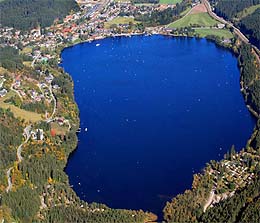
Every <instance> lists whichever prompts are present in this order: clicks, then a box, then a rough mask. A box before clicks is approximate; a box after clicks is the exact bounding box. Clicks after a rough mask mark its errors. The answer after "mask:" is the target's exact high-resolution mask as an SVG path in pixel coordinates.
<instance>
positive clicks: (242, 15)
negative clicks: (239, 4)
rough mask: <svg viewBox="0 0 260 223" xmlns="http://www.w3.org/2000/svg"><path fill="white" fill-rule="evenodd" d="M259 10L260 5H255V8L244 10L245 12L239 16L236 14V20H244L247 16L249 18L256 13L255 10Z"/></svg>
mask: <svg viewBox="0 0 260 223" xmlns="http://www.w3.org/2000/svg"><path fill="white" fill-rule="evenodd" d="M258 8H260V4H258V5H253V6H251V7H249V8H246V9H244V10H243V11H241V12H239V13H237V14H236V18H238V19H242V18H244V17H246V16H248V15H250V14H252V13H254V12H255V10H257V9H258Z"/></svg>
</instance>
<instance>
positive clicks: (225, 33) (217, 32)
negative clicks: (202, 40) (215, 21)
mask: <svg viewBox="0 0 260 223" xmlns="http://www.w3.org/2000/svg"><path fill="white" fill-rule="evenodd" d="M195 33H197V34H199V36H200V37H205V36H208V35H214V36H218V37H220V38H222V37H223V38H224V39H231V38H233V34H232V33H231V32H230V31H229V30H227V29H200V28H198V29H195Z"/></svg>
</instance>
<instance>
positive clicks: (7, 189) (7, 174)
mask: <svg viewBox="0 0 260 223" xmlns="http://www.w3.org/2000/svg"><path fill="white" fill-rule="evenodd" d="M12 169H13V167H10V168H9V169H8V170H7V172H6V176H7V181H8V186H7V188H6V192H7V193H8V192H9V191H11V190H12V186H13V185H12V178H11V170H12Z"/></svg>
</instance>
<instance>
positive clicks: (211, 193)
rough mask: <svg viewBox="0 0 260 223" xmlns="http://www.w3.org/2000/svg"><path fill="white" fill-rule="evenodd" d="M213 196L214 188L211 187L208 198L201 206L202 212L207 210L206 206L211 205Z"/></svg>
mask: <svg viewBox="0 0 260 223" xmlns="http://www.w3.org/2000/svg"><path fill="white" fill-rule="evenodd" d="M214 196H215V188H212V190H211V191H210V195H209V198H208V200H207V202H206V204H205V205H204V207H203V212H205V211H206V210H207V208H208V207H209V206H210V205H211V203H212V201H213V199H214Z"/></svg>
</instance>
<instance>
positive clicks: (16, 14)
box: [0, 0, 79, 30]
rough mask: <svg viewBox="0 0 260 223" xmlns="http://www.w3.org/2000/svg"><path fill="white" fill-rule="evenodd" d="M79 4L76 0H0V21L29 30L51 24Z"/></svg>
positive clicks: (5, 24) (75, 8) (76, 8)
mask: <svg viewBox="0 0 260 223" xmlns="http://www.w3.org/2000/svg"><path fill="white" fill-rule="evenodd" d="M78 9H79V6H78V5H77V3H76V2H75V1H74V0H66V1H64V0H45V1H42V0H5V1H1V2H0V12H1V13H0V21H1V24H2V25H3V26H9V27H14V28H16V29H20V30H28V29H32V28H35V27H37V26H38V25H40V26H41V28H44V27H48V26H50V25H51V24H52V23H53V21H54V20H55V19H62V18H64V17H65V16H66V15H68V14H69V13H70V11H71V10H74V11H77V10H78Z"/></svg>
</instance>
